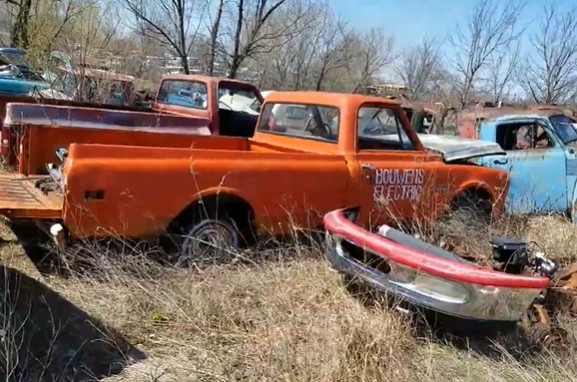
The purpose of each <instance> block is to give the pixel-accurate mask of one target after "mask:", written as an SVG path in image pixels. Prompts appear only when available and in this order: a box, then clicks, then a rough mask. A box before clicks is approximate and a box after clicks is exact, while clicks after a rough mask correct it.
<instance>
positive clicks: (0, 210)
mask: <svg viewBox="0 0 577 382" xmlns="http://www.w3.org/2000/svg"><path fill="white" fill-rule="evenodd" d="M37 179H38V178H35V179H34V178H32V179H31V178H28V177H25V176H23V175H21V174H2V175H0V215H4V216H6V217H8V218H10V219H25V218H30V219H58V218H60V217H61V212H62V202H63V197H62V194H59V193H56V192H51V193H49V194H48V195H45V194H44V193H43V192H42V191H40V190H39V189H38V188H36V187H35V182H36V180H37Z"/></svg>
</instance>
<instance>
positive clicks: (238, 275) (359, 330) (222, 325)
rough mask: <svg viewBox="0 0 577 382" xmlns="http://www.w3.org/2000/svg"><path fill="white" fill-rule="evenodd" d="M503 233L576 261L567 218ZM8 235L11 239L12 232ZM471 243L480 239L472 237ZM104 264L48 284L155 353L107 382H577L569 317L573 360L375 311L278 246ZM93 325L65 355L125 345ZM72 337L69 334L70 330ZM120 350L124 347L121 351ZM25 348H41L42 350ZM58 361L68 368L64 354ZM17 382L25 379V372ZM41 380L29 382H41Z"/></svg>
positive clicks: (305, 253) (513, 339)
mask: <svg viewBox="0 0 577 382" xmlns="http://www.w3.org/2000/svg"><path fill="white" fill-rule="evenodd" d="M500 230H501V231H507V230H509V231H513V233H520V231H521V230H523V231H524V232H525V235H524V236H525V237H526V238H527V239H533V240H538V241H539V242H540V243H541V244H542V245H543V247H544V248H545V249H546V250H549V252H550V254H551V255H556V256H557V257H562V258H564V259H566V260H569V259H575V257H576V251H575V250H574V245H573V243H574V238H575V236H576V235H577V230H576V229H575V227H574V226H573V225H572V224H570V223H568V222H565V221H562V219H558V218H554V217H541V218H532V219H517V220H516V221H515V222H514V223H513V222H512V221H509V222H508V224H507V225H501V226H500ZM0 233H1V234H2V236H3V237H4V238H5V239H6V235H7V234H8V233H7V232H4V231H3V232H0ZM463 235H466V236H467V237H468V238H469V239H470V236H471V235H470V234H465V233H464V234H463ZM463 237H464V236H463ZM8 239H9V240H10V238H8ZM485 239H486V236H485ZM3 249H4V252H3V256H4V258H5V259H6V258H10V259H12V260H10V263H9V265H10V266H11V267H15V268H19V269H22V271H23V272H25V273H29V271H30V267H28V266H26V267H24V269H23V268H22V264H25V262H23V263H22V264H18V263H17V262H14V260H13V259H15V258H18V256H17V255H18V248H17V246H16V245H14V244H12V243H8V244H4V247H3ZM553 249H557V252H556V253H553V252H551V251H552V250H553ZM5 263H6V261H5ZM96 265H97V267H98V268H97V270H94V271H93V272H91V273H74V272H73V273H72V274H70V275H68V276H67V277H62V276H55V275H54V276H48V277H47V278H46V279H45V282H46V283H47V284H48V285H49V286H50V288H52V289H53V290H55V291H57V292H58V293H60V294H61V295H62V296H63V297H64V298H65V299H66V300H68V301H70V302H72V304H73V306H75V307H76V309H80V311H81V312H86V313H87V314H88V315H87V316H86V317H84V316H82V315H80V316H81V317H83V318H82V320H85V321H86V320H91V322H92V321H95V322H96V321H97V320H101V321H102V322H103V323H104V326H103V327H105V328H106V327H108V328H110V327H113V328H115V329H116V330H117V331H118V332H119V333H120V334H121V335H122V336H123V337H125V339H126V340H127V342H129V343H131V344H133V345H135V346H136V347H137V348H139V349H140V350H141V351H143V352H144V353H145V355H146V359H144V360H141V361H140V362H135V363H133V364H132V365H129V366H127V367H126V368H124V370H123V371H122V372H121V373H120V374H119V375H116V376H109V377H107V378H106V379H105V380H109V381H120V380H122V381H141V382H152V381H234V380H246V381H385V380H393V379H394V380H397V381H413V380H419V381H436V382H439V381H475V382H481V381H511V380H516V381H568V380H577V361H576V359H577V358H575V357H574V356H573V354H575V353H574V352H575V351H577V339H576V338H575V335H574V334H573V333H575V331H574V329H573V328H577V321H575V320H573V319H571V318H565V319H564V320H563V323H564V325H565V326H566V328H567V329H568V330H569V333H570V336H569V337H570V338H568V342H569V345H570V350H569V351H570V352H571V353H570V355H569V356H567V355H565V356H564V357H563V358H561V357H560V356H558V355H556V354H555V353H553V352H547V351H541V352H539V353H534V352H531V353H529V352H528V347H527V346H528V345H527V344H524V343H523V342H522V341H520V339H519V337H518V336H517V335H516V334H515V333H508V334H503V335H502V336H500V337H496V338H493V339H491V340H489V339H483V338H469V339H460V340H458V341H457V340H449V337H443V338H440V336H438V335H435V336H434V335H432V334H430V332H429V331H427V330H425V329H426V328H424V327H423V326H422V325H416V324H415V323H414V322H412V321H411V320H409V319H408V318H407V317H406V316H404V315H403V314H402V313H399V312H397V311H394V310H392V309H390V308H388V307H386V304H385V303H384V301H382V300H380V299H377V300H373V301H372V304H366V303H364V302H365V301H364V300H362V299H360V298H358V297H354V296H352V295H351V294H350V293H349V292H348V291H347V289H346V288H345V286H344V284H343V281H342V278H341V277H340V275H339V274H337V273H336V272H334V271H333V270H331V269H330V268H329V266H328V264H327V262H326V261H325V260H324V259H323V258H322V256H321V255H320V254H319V251H318V250H310V249H307V248H304V247H296V246H295V247H292V248H286V247H285V248H279V249H276V250H270V249H269V250H268V252H267V253H265V254H260V255H259V256H258V261H253V262H246V261H245V262H239V263H237V264H229V265H221V266H210V267H207V268H204V269H196V270H194V271H192V270H183V269H172V268H167V267H162V266H160V265H159V264H158V263H157V262H155V261H153V260H151V259H150V258H149V257H145V256H114V255H112V254H108V255H106V256H99V257H98V258H97V259H96ZM32 277H35V276H34V275H32ZM36 278H37V277H36ZM5 305H6V301H5ZM59 309H60V310H64V309H65V308H59ZM66 309H72V308H71V307H68V308H66ZM4 314H5V313H4ZM42 314H43V316H42V317H41V319H44V321H49V322H53V321H58V323H61V322H62V321H60V320H56V319H54V320H50V319H47V318H46V317H45V315H46V314H47V313H46V311H44V313H42ZM50 314H54V312H52V313H50ZM63 314H68V313H63ZM34 315H35V312H32V313H31V314H28V315H27V316H26V317H27V319H31V318H30V317H32V318H33V317H34ZM3 317H4V316H3ZM40 321H41V320H40ZM40 321H38V320H37V322H40ZM6 322H8V321H7V320H6V319H4V323H6ZM52 326H54V325H52ZM77 326H78V325H77ZM87 328H88V327H87V326H84V327H82V326H81V327H77V328H75V329H74V330H76V336H75V337H74V341H73V340H71V339H70V338H66V339H65V340H62V341H60V342H59V341H53V342H54V343H55V344H56V345H58V346H59V347H60V350H58V351H59V352H63V351H64V352H66V349H67V351H70V350H71V349H70V347H71V346H78V345H77V344H78V338H83V337H86V338H93V340H92V342H93V343H97V342H98V341H100V342H107V341H108V342H113V338H117V337H114V336H115V335H116V334H114V335H113V334H107V335H106V336H104V335H103V336H102V338H100V339H98V340H95V339H94V338H96V334H94V333H91V334H90V336H89V335H87V334H86V333H85V332H84V331H86V330H89V329H87ZM41 329H42V330H48V329H46V328H43V327H42V328H41ZM66 330H68V332H71V329H70V330H69V329H65V328H62V329H61V330H60V332H64V331H66ZM103 330H106V329H101V331H103ZM52 332H57V331H54V330H52ZM45 337H46V338H48V337H49V336H47V335H46V334H45ZM75 341H76V342H75ZM116 341H117V342H116V343H114V346H115V347H118V348H120V345H119V343H118V340H116ZM27 344H28V345H27ZM20 345H21V346H22V347H25V346H29V347H34V349H36V348H42V344H38V343H34V344H30V343H24V342H22V341H21V342H20ZM83 346H88V345H83ZM102 346H104V345H94V347H93V348H91V350H90V351H84V352H83V353H81V354H80V355H81V357H78V359H76V360H74V361H73V362H72V364H73V367H72V369H73V370H72V371H69V372H68V374H65V375H67V376H72V375H77V376H78V375H80V374H78V373H79V372H78V370H79V369H80V365H82V364H85V363H90V362H91V361H90V360H89V359H90V358H91V357H92V358H99V359H100V358H102V354H104V353H105V354H107V355H110V354H111V351H110V349H108V350H104V349H102ZM109 346H110V345H109ZM63 347H64V348H63ZM62 348H63V349H64V350H62ZM34 349H32V350H34ZM72 350H74V349H72ZM32 353H34V354H35V356H36V357H38V355H37V354H36V353H37V352H36V353H35V352H34V351H33V352H32ZM43 354H44V353H43ZM53 354H55V356H53V357H52V359H56V360H57V361H58V360H59V357H60V356H59V355H58V354H57V352H56V351H54V352H53ZM123 354H125V353H123ZM40 358H41V357H40ZM44 358H46V357H44ZM44 358H42V359H44ZM23 359H24V356H21V359H20V362H22V360H23ZM68 361H70V360H68ZM117 361H118V360H117ZM68 363H71V362H68ZM39 364H40V363H39ZM53 364H54V365H55V366H54V367H53V368H52V369H50V368H47V371H46V372H45V377H46V379H45V380H56V379H55V378H53V375H54V371H53V370H54V368H55V367H59V368H60V369H62V366H58V362H56V361H54V362H53ZM99 366H100V367H102V361H100V364H99ZM30 367H32V366H30ZM94 370H95V369H92V372H93V373H95V371H94ZM101 374H102V375H105V374H106V373H101ZM14 375H20V376H23V375H25V374H23V371H21V370H18V371H17V372H14ZM33 375H34V377H32V376H31V375H27V376H25V377H23V378H22V379H20V380H26V381H29V380H30V381H33V380H38V379H39V378H40V377H39V374H38V373H35V374H33ZM63 375H64V374H63ZM50 378H52V379H50ZM78 378H80V377H78ZM5 380H17V379H9V378H5ZM60 380H67V379H60Z"/></svg>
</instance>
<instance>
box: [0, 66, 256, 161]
mask: <svg viewBox="0 0 577 382" xmlns="http://www.w3.org/2000/svg"><path fill="white" fill-rule="evenodd" d="M262 101H263V97H262V95H261V93H260V91H259V90H258V88H257V87H255V86H254V85H252V84H250V83H247V82H244V81H238V80H231V79H228V78H219V77H207V76H198V75H183V74H169V75H166V76H164V77H163V78H162V80H161V82H160V85H159V87H158V91H157V94H156V98H155V100H154V101H153V102H152V104H151V105H150V107H149V108H148V109H146V108H137V107H128V106H115V105H97V104H91V103H87V102H76V101H68V100H57V99H42V100H39V99H36V98H34V97H15V96H6V95H4V96H2V95H0V128H1V136H0V142H1V145H0V148H1V153H2V159H3V161H4V163H5V164H7V165H9V166H15V165H17V163H16V162H17V157H18V148H19V138H20V134H21V131H20V130H19V129H17V128H16V129H15V128H12V127H11V126H9V125H8V124H5V123H3V121H2V120H3V119H4V118H5V116H6V110H7V108H8V107H9V105H10V104H12V103H17V104H19V107H18V110H17V115H18V117H19V118H24V119H26V118H29V117H32V116H34V115H38V114H43V115H45V116H46V117H47V118H49V117H51V116H52V115H56V116H57V117H58V119H62V118H63V116H64V117H65V118H67V119H68V120H69V123H68V124H69V125H70V126H74V124H75V120H78V123H77V126H78V127H79V128H81V127H82V126H85V125H86V122H87V121H94V122H95V123H108V124H109V125H111V126H110V127H111V128H114V125H115V123H116V122H115V121H121V122H120V128H121V129H123V128H126V127H130V126H143V125H147V126H149V127H154V126H160V127H163V126H171V125H172V124H173V121H174V119H175V118H174V117H175V116H179V117H181V118H182V119H184V118H190V119H191V120H192V121H191V123H190V126H191V127H196V126H197V125H198V123H196V122H195V121H194V119H197V121H198V119H199V118H200V119H202V120H204V121H205V122H204V123H205V124H207V127H208V128H209V129H210V131H211V132H212V134H213V135H224V136H240V137H251V136H252V135H253V134H254V129H255V126H256V121H257V119H258V113H259V110H260V105H261V103H262ZM24 104H27V106H26V105H24ZM14 114H16V111H13V112H12V117H11V118H10V119H9V120H10V121H14V120H15V118H14ZM178 123H179V125H181V126H182V127H186V121H185V120H184V123H183V120H180V121H179V122H178Z"/></svg>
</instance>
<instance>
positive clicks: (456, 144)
mask: <svg viewBox="0 0 577 382" xmlns="http://www.w3.org/2000/svg"><path fill="white" fill-rule="evenodd" d="M417 135H418V136H419V139H420V140H421V143H422V144H423V146H425V148H427V149H428V150H432V151H436V152H438V153H440V154H441V155H443V159H444V160H445V162H454V161H458V160H464V159H472V158H478V157H482V156H487V155H505V154H506V153H505V151H504V150H503V149H502V148H501V146H499V144H498V143H494V142H489V141H480V140H476V139H468V138H461V137H457V136H450V135H436V134H417Z"/></svg>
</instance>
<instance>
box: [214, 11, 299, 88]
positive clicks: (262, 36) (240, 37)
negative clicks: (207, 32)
mask: <svg viewBox="0 0 577 382" xmlns="http://www.w3.org/2000/svg"><path fill="white" fill-rule="evenodd" d="M286 3H287V0H275V1H274V2H271V1H269V0H235V7H234V10H233V13H234V16H233V19H234V27H233V28H232V29H233V30H234V31H233V32H232V33H231V35H232V36H233V37H232V43H230V44H222V45H223V50H224V52H223V53H224V54H225V56H228V61H229V73H228V76H229V77H230V78H235V77H236V76H237V74H238V71H239V69H240V67H241V65H242V64H243V62H244V61H245V60H246V59H248V58H251V57H255V56H257V55H263V54H267V53H270V52H272V51H273V50H274V49H275V48H276V47H278V45H279V44H283V43H285V42H286V39H287V34H289V33H290V31H292V28H291V26H293V25H294V24H295V23H296V21H297V20H298V17H299V15H292V17H293V19H291V20H287V21H286V22H285V23H283V24H277V28H267V24H268V23H269V22H270V21H271V19H272V17H273V16H274V14H275V13H276V12H278V11H279V9H281V8H282V7H283V5H285V4H286ZM227 45H228V47H227Z"/></svg>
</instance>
